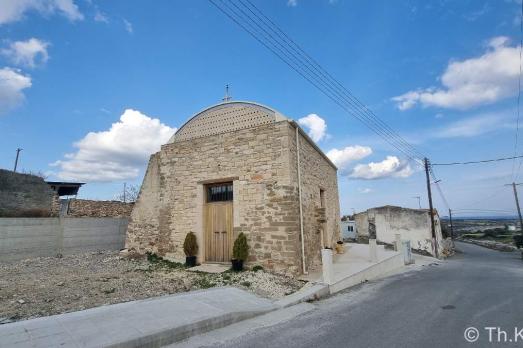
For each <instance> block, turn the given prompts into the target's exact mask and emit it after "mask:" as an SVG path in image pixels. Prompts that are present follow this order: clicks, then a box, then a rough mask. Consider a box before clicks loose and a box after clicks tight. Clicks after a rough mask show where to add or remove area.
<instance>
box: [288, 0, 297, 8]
mask: <svg viewBox="0 0 523 348" xmlns="http://www.w3.org/2000/svg"><path fill="white" fill-rule="evenodd" d="M287 6H290V7H296V6H298V0H287Z"/></svg>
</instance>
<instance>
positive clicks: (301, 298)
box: [274, 283, 330, 308]
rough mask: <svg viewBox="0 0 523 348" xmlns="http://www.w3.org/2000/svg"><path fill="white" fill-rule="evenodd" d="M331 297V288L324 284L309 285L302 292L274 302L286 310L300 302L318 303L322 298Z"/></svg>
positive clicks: (299, 291)
mask: <svg viewBox="0 0 523 348" xmlns="http://www.w3.org/2000/svg"><path fill="white" fill-rule="evenodd" d="M329 295H330V291H329V286H328V285H327V284H323V283H317V284H311V283H308V284H307V285H305V286H304V287H303V288H301V289H300V290H298V291H296V292H295V293H293V294H290V295H287V296H285V297H284V298H282V299H280V300H278V301H276V302H274V304H275V305H276V306H278V307H279V308H286V307H290V306H294V305H296V304H298V303H300V302H307V301H316V300H319V299H320V298H323V297H327V296H329Z"/></svg>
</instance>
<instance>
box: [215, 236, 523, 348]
mask: <svg viewBox="0 0 523 348" xmlns="http://www.w3.org/2000/svg"><path fill="white" fill-rule="evenodd" d="M457 248H458V250H459V251H460V252H459V253H457V254H456V256H454V257H453V258H451V259H449V260H447V261H445V262H443V263H442V264H439V265H428V266H425V267H424V268H426V269H424V270H421V271H414V272H407V273H403V274H399V275H396V276H393V277H390V278H388V279H386V280H382V281H378V282H375V283H367V284H365V285H363V286H359V287H357V288H353V289H352V290H349V291H346V292H343V293H340V294H338V295H336V296H333V297H331V298H328V299H326V300H323V301H319V302H317V303H316V308H315V309H314V310H312V311H310V312H308V313H306V314H304V315H302V316H299V317H297V318H294V319H292V320H290V321H288V322H285V323H283V324H279V325H275V326H272V327H268V328H264V329H258V330H255V331H253V332H251V333H248V334H246V335H244V336H242V337H239V338H237V339H234V340H232V341H227V342H222V346H223V347H402V348H405V347H484V346H490V347H492V346H494V347H496V346H515V347H523V331H521V332H520V333H521V336H517V339H518V342H516V335H515V331H514V330H515V328H518V331H519V330H520V329H521V330H523V261H522V260H521V254H520V253H517V252H514V253H502V252H498V251H493V250H489V249H485V248H482V247H478V246H475V245H470V244H463V243H457ZM468 327H475V328H477V329H478V332H479V338H478V340H477V341H476V342H474V343H468V342H467V341H466V340H465V337H464V331H465V329H466V328H468ZM486 327H492V329H485V328H486ZM494 328H496V329H494ZM497 328H499V330H498V329H497ZM501 330H503V331H506V333H507V335H506V342H505V336H504V334H503V333H502V331H501ZM489 332H490V333H489ZM498 332H499V337H498ZM473 334H474V333H471V336H469V337H472V338H473V337H474V335H473ZM489 336H491V337H489ZM489 338H490V339H491V343H489ZM510 340H512V342H510ZM499 341H501V342H499Z"/></svg>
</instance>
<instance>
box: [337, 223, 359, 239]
mask: <svg viewBox="0 0 523 348" xmlns="http://www.w3.org/2000/svg"><path fill="white" fill-rule="evenodd" d="M350 226H352V231H349V227H350ZM340 231H341V237H342V238H343V239H348V238H353V239H354V238H356V222H355V221H354V220H347V221H340Z"/></svg>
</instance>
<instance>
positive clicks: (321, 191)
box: [320, 189, 325, 208]
mask: <svg viewBox="0 0 523 348" xmlns="http://www.w3.org/2000/svg"><path fill="white" fill-rule="evenodd" d="M320 207H321V208H325V190H322V189H320Z"/></svg>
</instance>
